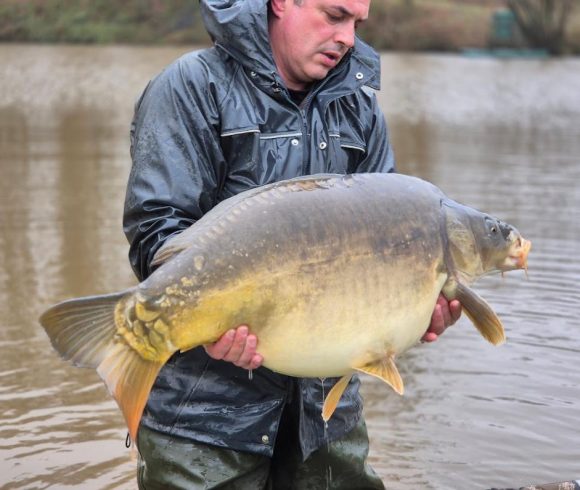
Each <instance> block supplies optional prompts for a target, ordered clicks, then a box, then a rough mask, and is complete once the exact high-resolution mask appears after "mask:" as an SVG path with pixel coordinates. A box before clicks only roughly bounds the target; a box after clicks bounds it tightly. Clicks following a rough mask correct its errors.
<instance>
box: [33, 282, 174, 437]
mask: <svg viewBox="0 0 580 490" xmlns="http://www.w3.org/2000/svg"><path fill="white" fill-rule="evenodd" d="M133 293H134V289H128V290H126V291H123V292H120V293H114V294H108V295H103V296H89V297H85V298H76V299H71V300H68V301H63V302H62V303H59V304H57V305H55V306H52V307H51V308H49V309H48V310H47V311H46V312H44V313H43V314H42V316H41V317H40V323H41V325H42V326H43V327H44V329H45V330H46V333H47V334H48V336H49V338H50V341H51V343H52V346H53V347H54V348H55V350H56V351H57V352H58V353H59V354H60V355H61V357H62V358H63V359H65V360H67V361H70V362H72V363H73V364H74V365H75V366H78V367H86V368H94V369H96V370H97V372H98V373H99V375H100V376H101V378H102V379H103V380H104V382H105V384H106V385H107V388H108V390H109V392H110V393H111V395H112V396H113V397H114V398H115V400H116V402H117V404H118V405H119V407H120V408H121V411H122V412H123V415H124V417H125V420H126V422H127V425H128V427H129V433H130V435H131V438H132V439H133V440H135V437H136V435H137V428H138V426H139V422H140V420H141V415H142V413H143V409H144V407H145V404H146V403H147V398H148V396H149V392H150V391H151V387H152V386H153V383H154V381H155V378H156V377H157V374H158V373H159V370H160V369H161V367H162V366H163V364H164V363H165V361H166V360H167V359H155V360H147V359H144V358H143V357H142V356H141V355H140V354H139V352H137V351H136V350H135V349H133V348H132V347H131V346H130V345H129V344H127V342H125V341H124V339H123V338H122V337H119V335H118V332H119V330H118V326H117V325H116V323H115V320H116V313H115V312H116V311H117V308H118V305H119V303H120V302H122V301H124V300H125V299H126V298H128V297H129V296H131V295H132V294H133Z"/></svg>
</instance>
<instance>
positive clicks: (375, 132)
mask: <svg viewBox="0 0 580 490" xmlns="http://www.w3.org/2000/svg"><path fill="white" fill-rule="evenodd" d="M369 92H370V91H369ZM369 92H366V90H365V93H366V95H367V96H368V98H369V103H370V117H369V118H368V128H367V141H366V144H367V150H366V154H365V158H364V159H363V160H362V161H361V162H360V163H359V165H358V167H357V170H356V171H357V172H358V173H363V172H395V171H396V169H395V155H394V153H393V148H392V146H391V142H390V140H389V131H388V129H387V123H386V122H385V116H384V115H383V112H382V110H381V108H380V107H379V103H378V101H377V96H376V94H375V93H374V92H372V93H369Z"/></svg>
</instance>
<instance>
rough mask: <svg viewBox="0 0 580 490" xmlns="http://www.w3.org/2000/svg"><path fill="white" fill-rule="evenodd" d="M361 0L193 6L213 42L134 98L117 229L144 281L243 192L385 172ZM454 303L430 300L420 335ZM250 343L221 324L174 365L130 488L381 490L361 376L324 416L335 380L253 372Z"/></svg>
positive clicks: (229, 1)
mask: <svg viewBox="0 0 580 490" xmlns="http://www.w3.org/2000/svg"><path fill="white" fill-rule="evenodd" d="M369 4H370V0H302V1H298V0H271V1H267V0H202V2H201V8H202V13H203V17H204V22H205V24H206V27H207V29H208V31H209V33H210V35H211V36H212V38H213V39H214V41H215V46H214V47H213V48H211V49H206V50H202V51H198V52H194V53H190V54H187V55H185V56H184V57H182V58H181V59H179V60H178V61H177V62H175V63H174V64H172V65H171V66H170V67H168V68H167V69H166V70H165V71H164V72H163V73H161V74H160V75H159V76H158V77H157V78H156V79H155V80H153V81H152V82H151V83H150V85H149V86H148V87H147V89H146V90H145V92H144V94H143V96H142V97H141V99H140V101H139V102H138V104H137V107H136V113H135V119H134V122H133V128H132V147H131V154H132V158H133V168H132V172H131V176H130V178H129V184H128V189H127V198H126V206H125V222H124V226H125V232H126V234H127V237H128V239H129V241H130V243H131V249H130V259H131V264H132V266H133V268H134V270H135V272H136V274H137V275H138V276H139V278H140V279H143V278H145V277H146V276H147V275H148V274H150V273H151V266H150V264H151V261H152V258H153V257H154V255H155V252H156V251H157V250H158V249H159V247H160V246H161V245H162V244H163V243H164V242H165V241H166V240H167V239H168V238H169V237H171V236H172V235H174V234H176V233H179V232H181V231H183V230H184V229H186V228H187V227H189V226H191V225H192V224H193V223H195V222H196V221H197V220H198V219H199V218H200V217H201V216H203V214H204V213H206V212H207V211H209V210H210V209H211V208H212V207H214V206H215V205H216V204H217V203H218V202H220V201H222V200H224V199H226V198H228V197H231V196H233V195H235V194H237V193H239V192H241V191H243V190H246V189H249V188H252V187H255V186H258V185H263V184H267V183H270V182H274V181H278V180H282V179H286V178H291V177H296V176H299V175H306V174H316V173H329V172H330V173H353V172H391V171H393V170H394V158H393V152H392V150H391V147H390V144H389V140H388V135H387V129H386V125H385V121H384V117H383V115H382V113H381V111H380V109H379V107H378V105H377V101H376V98H375V96H374V94H373V93H372V91H371V90H369V88H378V85H379V60H378V56H377V54H376V53H375V52H374V51H373V50H372V49H371V48H370V47H368V46H367V45H365V44H364V43H363V42H362V41H360V40H359V39H357V38H356V37H355V29H356V27H357V25H358V24H359V23H361V22H364V20H365V19H366V18H367V16H368V11H369ZM226 239H227V238H226ZM460 313H461V311H460V305H459V304H458V303H457V302H452V303H451V304H450V305H449V304H448V303H447V301H445V299H444V298H442V297H441V298H440V299H439V301H438V305H437V307H436V309H435V312H434V314H433V319H432V324H431V326H430V328H429V330H428V331H427V333H426V334H425V336H424V338H423V340H425V341H433V340H435V339H436V338H437V336H438V335H439V334H441V333H442V332H443V331H444V330H445V328H446V327H447V326H448V325H450V324H451V323H453V322H455V321H456V320H457V318H458V317H459V315H460ZM258 342H259V339H257V338H256V336H254V335H252V334H251V325H250V326H245V325H242V326H235V325H232V329H231V330H230V331H229V332H227V333H226V334H225V335H224V336H223V337H222V338H221V339H220V340H218V341H217V342H216V343H215V344H213V345H210V346H206V348H205V349H203V348H197V349H193V350H191V351H188V352H186V353H184V354H176V355H175V356H174V357H172V358H171V359H170V361H169V362H168V363H167V365H166V366H165V367H164V368H163V369H162V371H161V372H160V374H159V377H158V379H157V381H156V384H155V386H154V388H153V390H152V392H151V395H150V398H149V402H148V405H147V407H146V409H145V413H144V415H143V419H142V424H141V427H140V430H139V435H138V440H137V445H138V448H139V452H140V463H139V484H140V486H141V488H147V489H152V488H164V489H167V488H187V489H192V488H217V487H220V488H236V489H237V488H251V489H261V488H274V489H284V488H297V489H301V488H325V487H326V485H327V484H331V487H332V488H345V489H346V488H348V489H353V488H383V485H382V483H381V481H380V479H379V478H378V477H377V476H376V475H375V474H374V472H373V471H372V470H371V469H370V467H368V465H367V464H366V455H367V452H368V438H367V433H366V428H365V425H364V420H363V419H362V416H361V411H362V403H361V399H360V395H359V393H358V388H359V380H358V378H357V377H356V376H355V377H353V380H352V381H351V383H350V386H349V387H348V388H347V390H346V391H345V394H344V395H343V397H342V399H341V402H340V404H339V406H338V408H337V410H336V412H335V414H334V415H333V417H332V418H331V420H330V421H329V422H328V425H327V426H325V424H324V423H323V422H322V420H321V417H320V413H321V406H322V401H323V398H324V394H325V393H328V391H329V390H330V388H331V387H332V386H333V384H334V382H336V380H330V379H327V380H325V381H324V382H322V381H321V380H317V379H298V378H290V377H287V376H282V375H279V374H277V373H273V372H271V371H269V370H268V369H266V368H263V367H260V365H261V363H262V357H261V356H260V354H259V345H258ZM246 370H252V371H250V372H251V373H253V374H252V376H248V372H247V371H246Z"/></svg>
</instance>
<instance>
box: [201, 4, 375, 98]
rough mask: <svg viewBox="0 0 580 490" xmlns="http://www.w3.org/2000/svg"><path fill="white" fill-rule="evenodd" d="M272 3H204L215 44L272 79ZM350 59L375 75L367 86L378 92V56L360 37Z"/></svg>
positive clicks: (202, 6) (202, 9) (250, 68)
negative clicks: (270, 18)
mask: <svg viewBox="0 0 580 490" xmlns="http://www.w3.org/2000/svg"><path fill="white" fill-rule="evenodd" d="M268 3H269V2H268V0H200V4H201V13H202V17H203V21H204V24H205V27H206V29H207V31H208V33H209V35H210V36H211V38H212V39H213V41H214V43H216V45H218V46H220V47H221V48H222V49H224V50H226V51H227V52H228V53H229V54H230V55H231V56H232V57H234V58H235V59H236V60H237V61H238V62H239V63H241V64H242V65H243V66H244V67H246V68H247V69H249V70H251V71H254V72H256V73H259V74H261V75H262V76H265V77H268V78H271V77H272V76H273V73H277V69H276V64H275V62H274V56H273V55H272V49H271V48H270V36H269V34H268ZM347 56H348V57H349V59H345V60H344V62H350V63H351V64H356V65H360V66H362V67H363V68H364V69H365V71H367V72H368V73H370V75H371V76H370V77H367V78H366V82H365V84H366V85H369V86H370V87H372V88H375V89H378V88H379V83H380V62H379V56H378V54H377V53H376V52H375V51H374V50H373V49H372V48H371V47H370V46H368V45H367V44H365V43H364V42H363V41H361V40H360V39H359V38H358V37H357V38H356V41H355V46H354V49H353V50H352V52H351V53H350V55H347ZM342 64H343V63H341V65H342ZM339 66H340V65H339ZM355 69H358V68H357V67H355Z"/></svg>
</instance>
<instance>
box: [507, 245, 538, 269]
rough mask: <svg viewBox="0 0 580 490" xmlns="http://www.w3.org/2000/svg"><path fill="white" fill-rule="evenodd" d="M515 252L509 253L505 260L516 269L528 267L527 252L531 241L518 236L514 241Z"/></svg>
mask: <svg viewBox="0 0 580 490" xmlns="http://www.w3.org/2000/svg"><path fill="white" fill-rule="evenodd" d="M514 248H515V252H514V253H510V254H509V255H508V257H507V260H509V261H510V262H511V266H512V267H515V268H517V269H526V270H527V269H528V254H529V252H530V250H531V248H532V242H531V241H530V240H526V239H525V238H522V237H518V238H517V239H516V240H515V242H514Z"/></svg>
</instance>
